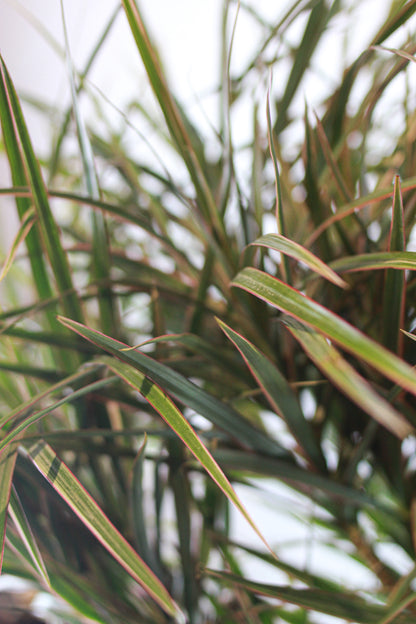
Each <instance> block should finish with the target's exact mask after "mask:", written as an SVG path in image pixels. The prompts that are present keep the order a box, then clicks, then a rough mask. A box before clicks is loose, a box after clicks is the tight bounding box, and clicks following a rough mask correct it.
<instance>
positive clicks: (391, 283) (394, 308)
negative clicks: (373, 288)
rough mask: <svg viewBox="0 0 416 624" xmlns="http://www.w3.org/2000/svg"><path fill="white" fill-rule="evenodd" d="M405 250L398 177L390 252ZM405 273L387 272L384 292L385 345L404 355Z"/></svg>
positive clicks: (395, 182)
mask: <svg viewBox="0 0 416 624" xmlns="http://www.w3.org/2000/svg"><path fill="white" fill-rule="evenodd" d="M404 249H405V236H404V215H403V202H402V195H401V189H400V178H399V176H396V178H395V181H394V193H393V212H392V220H391V228H390V236H389V251H390V252H395V251H396V252H403V251H404ZM415 255H416V254H415ZM404 286H405V274H404V271H394V270H392V269H388V270H387V271H386V279H385V284H384V292H383V297H384V299H383V318H382V328H383V344H384V345H385V346H386V347H387V348H388V349H390V350H391V351H394V352H396V353H400V354H401V353H402V350H403V341H402V336H401V334H400V330H401V329H402V328H403V324H404V304H405V290H404Z"/></svg>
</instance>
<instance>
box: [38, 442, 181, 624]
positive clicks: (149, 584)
mask: <svg viewBox="0 0 416 624" xmlns="http://www.w3.org/2000/svg"><path fill="white" fill-rule="evenodd" d="M28 453H29V457H30V459H31V460H32V462H33V463H34V465H35V466H36V468H37V469H38V470H39V472H40V473H41V474H42V475H43V476H44V477H45V479H47V481H49V483H50V484H51V485H52V487H53V488H54V489H55V490H56V491H57V492H58V494H59V495H60V496H61V497H62V498H63V499H64V501H65V502H66V503H67V504H68V505H69V506H70V507H71V509H72V510H73V511H74V512H75V514H76V515H77V516H78V517H79V518H80V520H81V521H82V522H83V523H84V524H85V526H87V527H88V529H89V530H90V531H91V532H92V533H93V534H94V535H95V537H96V538H97V539H98V540H99V541H100V542H101V544H102V545H103V546H104V547H105V548H106V549H107V550H108V551H109V552H110V553H111V555H112V556H113V557H114V558H115V559H116V560H117V561H118V562H119V563H120V564H121V566H122V567H123V568H124V569H125V570H126V571H127V572H128V573H129V574H130V575H131V576H132V577H133V578H134V580H135V581H137V582H138V583H139V584H140V585H141V586H142V587H143V589H145V591H146V592H147V593H148V594H149V595H150V596H152V598H153V599H154V600H155V601H156V602H157V603H158V604H159V605H160V606H161V607H162V609H164V611H166V613H168V614H169V615H171V616H172V617H174V618H176V619H177V621H179V620H182V614H181V612H180V611H179V609H178V607H177V605H176V604H175V602H174V601H173V599H172V598H171V596H170V595H169V593H168V592H167V590H166V588H165V587H164V586H163V585H162V583H161V582H160V581H159V580H158V579H157V577H156V576H155V575H154V574H153V572H152V571H151V570H150V569H149V568H148V567H147V565H146V564H145V563H144V562H143V561H142V559H140V557H139V555H138V554H137V553H136V552H135V551H134V550H133V548H132V547H131V546H130V544H129V543H128V542H127V541H126V540H125V539H124V537H123V536H122V535H121V534H120V533H119V532H118V531H117V529H116V528H115V526H114V525H113V524H112V523H111V522H110V520H109V519H108V518H107V516H106V515H105V514H104V513H103V511H102V510H101V509H100V507H98V505H97V503H96V502H95V501H94V499H93V498H92V497H91V496H90V495H89V494H88V492H87V491H86V490H85V489H84V488H83V486H82V485H81V483H80V482H79V481H78V479H77V478H76V477H75V476H74V474H73V473H72V472H71V471H70V470H69V468H68V467H67V466H66V465H65V464H64V463H63V462H62V461H61V460H60V459H59V457H58V456H57V455H56V454H55V452H54V451H53V449H52V448H51V447H50V446H49V445H48V444H46V442H44V441H40V442H38V443H37V444H35V445H33V446H32V447H31V448H30V449H29V451H28Z"/></svg>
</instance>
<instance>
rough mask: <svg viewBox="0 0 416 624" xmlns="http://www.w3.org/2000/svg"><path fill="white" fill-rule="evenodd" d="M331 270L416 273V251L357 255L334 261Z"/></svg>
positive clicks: (341, 271) (343, 271) (340, 271)
mask: <svg viewBox="0 0 416 624" xmlns="http://www.w3.org/2000/svg"><path fill="white" fill-rule="evenodd" d="M331 268H332V269H334V270H337V271H338V272H339V273H347V272H353V271H370V270H371V271H372V270H377V269H378V270H381V269H401V270H408V271H416V253H415V252H414V251H379V252H373V253H368V254H356V255H354V256H347V257H345V258H339V259H338V260H334V261H333V262H331Z"/></svg>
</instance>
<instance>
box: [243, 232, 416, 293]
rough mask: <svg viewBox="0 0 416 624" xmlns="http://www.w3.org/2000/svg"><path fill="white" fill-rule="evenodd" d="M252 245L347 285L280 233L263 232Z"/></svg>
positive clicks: (312, 255)
mask: <svg viewBox="0 0 416 624" xmlns="http://www.w3.org/2000/svg"><path fill="white" fill-rule="evenodd" d="M252 245H259V246H261V247H267V248H268V249H273V250H274V251H279V252H280V253H284V254H286V255H287V256H290V257H291V258H294V259H295V260H297V261H298V262H303V264H306V265H307V266H308V267H309V268H310V269H311V270H312V271H315V273H318V275H320V276H321V277H324V278H325V279H327V280H329V281H330V282H332V283H333V284H335V285H336V286H341V288H346V287H347V286H348V284H347V283H346V282H344V280H343V279H342V278H341V277H340V276H339V275H337V274H336V273H335V271H334V270H333V269H331V268H330V267H329V266H328V265H327V264H325V262H322V260H320V259H319V258H318V257H317V256H315V254H313V253H311V252H310V251H309V250H308V249H306V248H305V247H303V246H302V245H299V243H295V242H294V241H292V240H290V239H289V238H286V237H285V236H282V235H280V234H265V235H264V236H260V238H258V239H257V240H255V241H254V243H252ZM415 264H416V262H415Z"/></svg>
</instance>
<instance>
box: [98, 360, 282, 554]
mask: <svg viewBox="0 0 416 624" xmlns="http://www.w3.org/2000/svg"><path fill="white" fill-rule="evenodd" d="M100 361H101V362H102V363H104V364H106V365H107V366H108V367H109V368H110V370H112V371H113V373H115V374H116V375H119V377H121V378H122V379H123V380H124V381H125V382H126V383H128V384H129V385H130V386H132V387H133V388H134V389H135V390H137V392H140V394H141V395H142V396H143V397H144V398H145V399H146V400H147V401H148V402H149V403H150V404H151V405H152V407H154V409H155V410H156V411H157V412H158V414H160V416H161V417H162V418H163V420H164V421H165V422H166V423H167V424H168V425H169V427H171V428H172V429H173V431H174V432H175V433H176V434H177V435H178V436H179V437H180V439H181V440H182V441H183V443H184V444H185V445H186V446H187V447H188V449H189V450H190V451H191V453H192V454H193V455H194V457H195V458H196V459H197V460H198V462H199V463H200V464H201V465H202V466H203V467H204V468H205V470H206V471H207V473H208V474H209V475H210V477H211V478H212V479H213V480H214V482H215V483H216V484H217V485H218V487H219V488H220V489H221V490H222V491H223V492H224V494H225V495H226V497H227V498H228V500H229V501H230V502H231V503H232V504H233V505H234V506H235V507H236V508H237V509H238V511H239V512H240V513H241V514H242V515H243V516H244V518H245V519H246V520H247V522H248V523H249V524H250V526H251V527H252V528H253V529H254V531H255V532H256V533H257V535H258V536H259V537H260V539H261V540H262V541H263V543H264V544H265V545H266V546H267V548H268V549H269V550H270V552H273V551H272V550H271V549H270V546H268V544H267V542H266V541H265V539H264V537H263V536H262V534H261V533H260V531H259V530H258V528H257V527H256V525H255V524H254V522H253V520H252V519H251V518H250V516H249V515H248V513H247V511H246V510H245V508H244V506H243V504H242V503H241V501H240V499H239V498H238V496H237V495H236V493H235V492H234V490H233V488H232V486H231V484H230V482H229V481H228V479H227V477H226V476H225V474H224V473H223V471H222V470H221V468H220V467H219V465H218V464H217V462H216V461H215V460H214V458H213V457H212V455H211V454H210V452H209V451H208V449H207V448H206V447H205V446H204V444H203V443H202V442H201V440H200V439H199V438H198V436H197V435H196V433H195V431H194V429H193V428H192V427H191V425H190V424H189V423H188V421H187V420H186V418H185V417H184V416H183V415H182V414H181V412H180V411H179V410H178V408H177V407H176V406H175V404H174V403H173V401H172V400H171V399H170V398H169V397H168V396H167V395H166V394H165V393H164V392H163V391H162V390H161V389H160V388H159V387H158V386H157V385H156V384H155V383H153V382H152V381H151V380H150V379H149V378H148V377H146V376H145V375H144V374H143V373H141V372H140V371H138V370H137V369H136V368H133V366H132V365H128V364H126V363H124V362H120V361H118V360H115V359H114V358H109V357H102V358H101V359H100Z"/></svg>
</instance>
